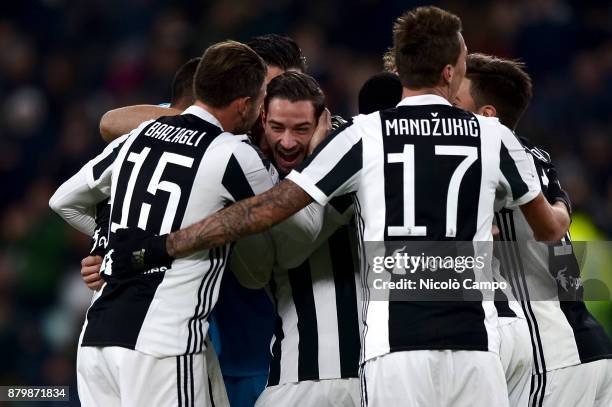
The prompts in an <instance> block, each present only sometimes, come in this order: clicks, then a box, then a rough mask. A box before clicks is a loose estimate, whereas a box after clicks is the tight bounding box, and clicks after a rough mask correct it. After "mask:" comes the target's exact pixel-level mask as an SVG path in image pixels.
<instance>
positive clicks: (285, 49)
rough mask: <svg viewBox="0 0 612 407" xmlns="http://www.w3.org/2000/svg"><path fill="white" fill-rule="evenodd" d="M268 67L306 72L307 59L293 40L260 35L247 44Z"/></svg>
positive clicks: (280, 36) (275, 35)
mask: <svg viewBox="0 0 612 407" xmlns="http://www.w3.org/2000/svg"><path fill="white" fill-rule="evenodd" d="M247 45H248V46H249V47H251V48H252V49H253V51H255V52H257V55H259V56H260V57H261V58H262V59H263V60H264V62H265V63H266V65H273V66H277V67H279V68H281V69H282V70H283V71H287V70H290V69H293V70H298V71H300V72H304V71H306V58H305V57H304V56H303V55H302V50H301V49H300V47H299V46H298V45H297V43H296V42H295V41H293V39H291V38H289V37H287V36H284V35H278V34H266V35H260V36H258V37H255V38H253V39H252V40H251V41H249V42H247Z"/></svg>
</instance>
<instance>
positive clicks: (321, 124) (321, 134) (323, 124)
mask: <svg viewBox="0 0 612 407" xmlns="http://www.w3.org/2000/svg"><path fill="white" fill-rule="evenodd" d="M330 130H331V113H330V112H329V110H328V109H325V110H324V111H323V113H321V116H319V121H318V122H317V127H316V129H315V131H314V134H313V135H312V139H310V143H309V144H308V154H311V153H312V152H313V151H314V149H315V148H316V147H317V146H318V145H319V143H321V142H322V141H323V140H325V137H327V135H328V134H329V132H330Z"/></svg>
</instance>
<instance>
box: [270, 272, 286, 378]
mask: <svg viewBox="0 0 612 407" xmlns="http://www.w3.org/2000/svg"><path fill="white" fill-rule="evenodd" d="M276 288H277V287H276V282H275V281H274V276H272V278H270V292H271V293H272V299H273V301H274V309H276V310H278V298H276ZM284 338H285V333H284V332H283V319H282V318H281V317H280V315H279V314H278V312H277V313H276V320H275V322H274V344H273V345H272V359H271V360H270V372H269V373H268V386H276V385H277V384H278V383H279V382H280V366H281V356H282V355H281V352H282V350H281V343H282V341H283V339H284Z"/></svg>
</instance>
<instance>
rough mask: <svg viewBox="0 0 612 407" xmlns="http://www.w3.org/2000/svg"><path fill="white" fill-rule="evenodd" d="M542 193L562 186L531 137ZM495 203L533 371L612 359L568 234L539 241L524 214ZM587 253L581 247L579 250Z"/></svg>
mask: <svg viewBox="0 0 612 407" xmlns="http://www.w3.org/2000/svg"><path fill="white" fill-rule="evenodd" d="M523 143H524V144H525V146H526V147H527V148H528V149H529V151H530V152H531V155H532V156H533V159H534V162H535V167H536V170H537V173H538V179H539V182H540V184H541V188H542V192H543V193H544V195H545V196H547V197H548V198H549V199H554V198H555V197H554V196H552V195H550V186H551V185H552V184H553V183H557V185H559V184H558V183H559V180H558V179H551V178H549V177H550V176H551V175H552V176H555V173H556V172H554V171H553V172H552V173H551V172H550V170H551V169H553V170H554V165H553V163H552V161H551V159H550V155H549V154H548V153H547V152H546V151H544V150H542V149H540V148H537V147H535V146H533V145H531V143H529V141H528V140H527V139H523ZM502 206H503V203H500V202H496V213H495V221H496V224H497V226H498V228H499V229H500V238H499V239H500V240H501V242H500V243H499V245H498V246H496V249H499V250H498V251H499V257H500V260H501V271H502V273H503V274H504V275H505V276H506V277H507V278H508V279H509V280H511V281H512V282H513V286H514V287H513V289H514V291H515V292H516V293H517V298H518V299H519V300H520V303H521V305H522V307H523V310H524V313H525V316H526V318H527V319H528V321H529V324H530V328H531V329H530V333H531V336H532V344H533V348H534V362H535V363H534V371H535V373H543V372H546V371H550V370H554V369H561V368H565V367H568V366H573V365H578V364H581V363H587V362H591V361H595V360H599V359H604V358H610V357H611V356H612V342H611V341H610V339H609V338H608V337H607V336H606V334H605V332H604V330H603V328H602V326H601V325H600V324H599V322H597V321H596V320H595V318H593V316H592V315H591V314H590V313H589V311H588V309H587V308H586V306H585V303H584V299H583V296H584V292H583V286H582V279H581V276H580V266H579V264H578V261H577V258H576V254H575V250H576V248H575V247H574V245H573V243H572V241H571V239H570V236H569V233H567V234H566V235H565V236H564V238H563V239H562V240H561V241H559V242H554V243H553V242H537V241H536V239H535V237H534V234H533V230H532V229H531V227H530V226H529V223H528V222H527V220H526V219H525V216H524V215H523V214H522V212H521V211H520V210H519V209H517V208H514V209H506V208H501V207H502ZM581 250H583V249H582V248H580V247H579V248H578V250H577V251H578V252H580V251H581Z"/></svg>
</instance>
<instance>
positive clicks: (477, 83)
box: [466, 54, 533, 129]
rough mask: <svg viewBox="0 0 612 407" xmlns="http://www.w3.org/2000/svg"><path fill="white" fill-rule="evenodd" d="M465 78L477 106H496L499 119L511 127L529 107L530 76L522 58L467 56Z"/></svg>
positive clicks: (513, 126)
mask: <svg viewBox="0 0 612 407" xmlns="http://www.w3.org/2000/svg"><path fill="white" fill-rule="evenodd" d="M466 64H467V71H466V78H468V79H469V80H470V81H471V85H470V95H471V96H472V98H473V99H474V102H475V104H476V107H477V108H481V107H482V106H484V105H493V106H495V110H497V117H498V118H499V121H500V122H501V123H502V124H503V125H504V126H507V127H509V128H511V129H514V128H516V125H517V124H518V121H519V119H520V118H521V116H522V115H523V113H524V112H525V109H527V106H528V105H529V102H530V101H531V97H532V95H533V90H532V84H531V78H530V77H529V75H528V74H527V72H525V64H524V63H522V62H520V61H514V60H510V59H504V58H498V57H494V56H491V55H484V54H470V55H468V57H467V61H466Z"/></svg>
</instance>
